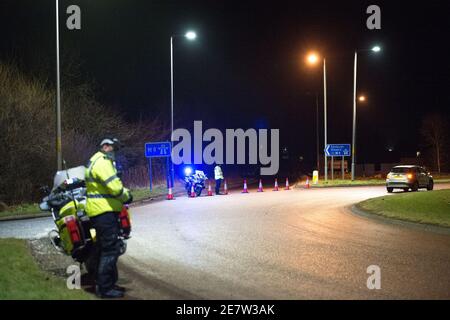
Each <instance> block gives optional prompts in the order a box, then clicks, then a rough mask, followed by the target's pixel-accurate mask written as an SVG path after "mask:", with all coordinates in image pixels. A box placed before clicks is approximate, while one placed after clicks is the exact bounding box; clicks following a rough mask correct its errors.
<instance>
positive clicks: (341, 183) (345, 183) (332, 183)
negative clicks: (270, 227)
mask: <svg viewBox="0 0 450 320" xmlns="http://www.w3.org/2000/svg"><path fill="white" fill-rule="evenodd" d="M449 182H450V179H447V178H438V179H434V183H449ZM309 183H310V185H311V187H314V188H327V187H353V186H354V187H357V186H382V185H385V184H386V179H356V180H354V181H351V180H350V178H349V179H344V180H342V179H334V180H328V181H327V182H325V181H324V180H323V179H321V180H319V183H318V184H316V185H314V184H312V181H311V180H310V181H309ZM304 184H305V182H304V181H302V183H300V186H302V187H303V185H304Z"/></svg>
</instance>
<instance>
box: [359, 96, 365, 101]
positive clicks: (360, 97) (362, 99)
mask: <svg viewBox="0 0 450 320" xmlns="http://www.w3.org/2000/svg"><path fill="white" fill-rule="evenodd" d="M358 101H360V102H364V101H366V96H359V97H358Z"/></svg>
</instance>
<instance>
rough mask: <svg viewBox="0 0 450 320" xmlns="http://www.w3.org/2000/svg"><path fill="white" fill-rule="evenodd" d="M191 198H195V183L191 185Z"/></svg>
mask: <svg viewBox="0 0 450 320" xmlns="http://www.w3.org/2000/svg"><path fill="white" fill-rule="evenodd" d="M191 198H195V191H194V185H191Z"/></svg>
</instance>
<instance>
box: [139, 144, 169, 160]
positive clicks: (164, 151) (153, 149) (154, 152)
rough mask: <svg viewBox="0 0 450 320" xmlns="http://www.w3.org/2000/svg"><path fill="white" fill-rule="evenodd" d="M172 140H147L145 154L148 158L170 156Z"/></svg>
mask: <svg viewBox="0 0 450 320" xmlns="http://www.w3.org/2000/svg"><path fill="white" fill-rule="evenodd" d="M170 150H171V149H170V142H169V141H164V142H147V143H146V144H145V156H146V157H147V158H156V157H170V152H171V151H170Z"/></svg>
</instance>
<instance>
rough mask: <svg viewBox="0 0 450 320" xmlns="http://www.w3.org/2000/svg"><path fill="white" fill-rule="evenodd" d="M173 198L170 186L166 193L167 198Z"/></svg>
mask: <svg viewBox="0 0 450 320" xmlns="http://www.w3.org/2000/svg"><path fill="white" fill-rule="evenodd" d="M174 199H175V198H174V197H173V194H172V187H169V192H168V193H167V200H174Z"/></svg>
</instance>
